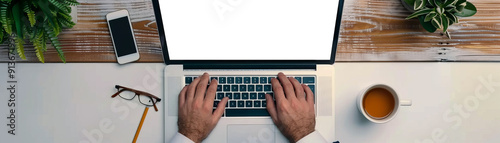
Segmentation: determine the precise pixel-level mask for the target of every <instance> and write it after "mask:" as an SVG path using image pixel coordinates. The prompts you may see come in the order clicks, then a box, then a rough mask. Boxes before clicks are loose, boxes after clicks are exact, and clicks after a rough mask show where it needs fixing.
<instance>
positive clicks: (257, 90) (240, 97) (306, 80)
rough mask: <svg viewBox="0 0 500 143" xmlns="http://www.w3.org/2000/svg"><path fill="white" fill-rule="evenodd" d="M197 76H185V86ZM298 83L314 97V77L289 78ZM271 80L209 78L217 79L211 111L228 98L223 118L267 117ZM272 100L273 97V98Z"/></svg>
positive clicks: (257, 77) (266, 77) (267, 77)
mask: <svg viewBox="0 0 500 143" xmlns="http://www.w3.org/2000/svg"><path fill="white" fill-rule="evenodd" d="M197 77H198V76H186V77H185V84H186V85H189V84H191V82H192V81H193V80H194V79H196V78H197ZM291 77H293V78H295V79H297V80H298V81H299V82H300V83H303V84H306V85H307V86H309V88H311V90H312V91H313V93H314V94H315V95H316V92H315V86H316V78H315V77H314V76H291ZM271 78H276V76H211V77H210V79H217V81H218V82H219V84H218V85H217V93H216V95H215V100H214V105H213V109H214V110H215V109H216V107H217V105H218V104H219V102H220V101H221V100H222V98H224V97H228V98H229V101H228V102H227V104H226V108H225V112H224V115H223V117H255V116H269V113H268V112H267V109H266V106H267V105H266V96H265V95H266V94H270V95H271V96H273V88H272V86H271ZM273 100H274V96H273Z"/></svg>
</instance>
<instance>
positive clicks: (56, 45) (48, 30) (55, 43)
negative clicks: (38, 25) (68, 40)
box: [44, 24, 66, 63]
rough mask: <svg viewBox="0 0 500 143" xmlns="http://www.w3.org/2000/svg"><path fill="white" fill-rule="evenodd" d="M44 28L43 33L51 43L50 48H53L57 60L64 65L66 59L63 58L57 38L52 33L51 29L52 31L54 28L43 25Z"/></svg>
mask: <svg viewBox="0 0 500 143" xmlns="http://www.w3.org/2000/svg"><path fill="white" fill-rule="evenodd" d="M44 27H45V33H47V36H48V38H49V40H50V42H51V43H52V46H54V48H55V49H56V51H57V55H59V58H60V59H61V60H62V61H63V62H64V63H66V58H65V57H64V53H63V51H62V47H61V43H60V42H59V38H57V35H56V33H55V32H54V31H52V29H54V28H53V27H52V25H50V24H45V26H44Z"/></svg>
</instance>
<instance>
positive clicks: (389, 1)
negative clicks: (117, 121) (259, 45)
mask: <svg viewBox="0 0 500 143" xmlns="http://www.w3.org/2000/svg"><path fill="white" fill-rule="evenodd" d="M470 1H471V2H472V3H474V5H476V7H477V8H478V13H477V14H476V15H475V16H474V17H469V18H461V19H460V21H461V22H460V23H459V24H455V25H453V26H451V27H450V28H449V31H450V33H451V34H452V37H453V39H447V38H446V37H445V36H443V35H441V34H440V33H438V32H436V33H428V32H426V31H425V30H423V28H421V26H420V24H419V23H418V21H417V20H405V19H404V18H405V17H406V16H408V15H409V14H411V13H410V12H408V11H407V10H405V9H404V8H403V7H402V6H401V3H400V1H399V0H346V4H345V6H344V13H343V17H342V18H343V20H342V27H341V29H342V30H341V33H340V39H339V41H340V43H339V45H338V49H337V58H336V60H337V61H500V45H497V44H496V43H499V42H500V1H498V0H470ZM80 2H81V3H82V5H80V6H78V23H77V25H76V26H75V27H74V28H72V29H66V30H64V32H63V33H62V34H61V35H60V36H59V37H60V40H61V43H62V45H63V50H64V53H65V55H66V60H67V61H68V62H116V58H115V55H114V50H113V47H112V43H111V39H110V36H109V32H108V28H107V25H106V20H105V15H106V14H107V13H109V12H113V11H117V10H120V9H128V10H129V12H130V15H131V19H132V22H133V27H134V32H135V36H136V38H137V44H138V46H139V52H140V54H141V59H140V60H139V62H163V58H162V53H161V48H160V43H159V38H158V32H157V31H156V23H155V22H154V13H153V10H152V9H153V8H152V4H151V1H150V0H82V1H80ZM7 51H8V48H7V46H6V45H0V62H6V61H8V59H7ZM25 51H26V56H27V58H28V60H25V61H20V62H38V61H37V58H36V56H35V53H34V50H33V48H32V47H31V46H29V45H27V47H26V49H25ZM45 56H46V61H47V62H60V60H59V58H58V57H57V53H56V52H55V50H53V49H51V48H49V50H48V51H47V52H46V53H45ZM18 62H19V61H18Z"/></svg>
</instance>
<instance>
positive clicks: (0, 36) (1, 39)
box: [0, 23, 4, 44]
mask: <svg viewBox="0 0 500 143" xmlns="http://www.w3.org/2000/svg"><path fill="white" fill-rule="evenodd" d="M0 25H2V23H0ZM3 39H4V35H3V28H0V44H2V43H3Z"/></svg>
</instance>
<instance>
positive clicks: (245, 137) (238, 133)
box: [227, 125, 275, 143]
mask: <svg viewBox="0 0 500 143" xmlns="http://www.w3.org/2000/svg"><path fill="white" fill-rule="evenodd" d="M274 129H275V127H274V125H228V127H227V142H228V143H254V142H260V143H273V142H274V141H275V137H274Z"/></svg>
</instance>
